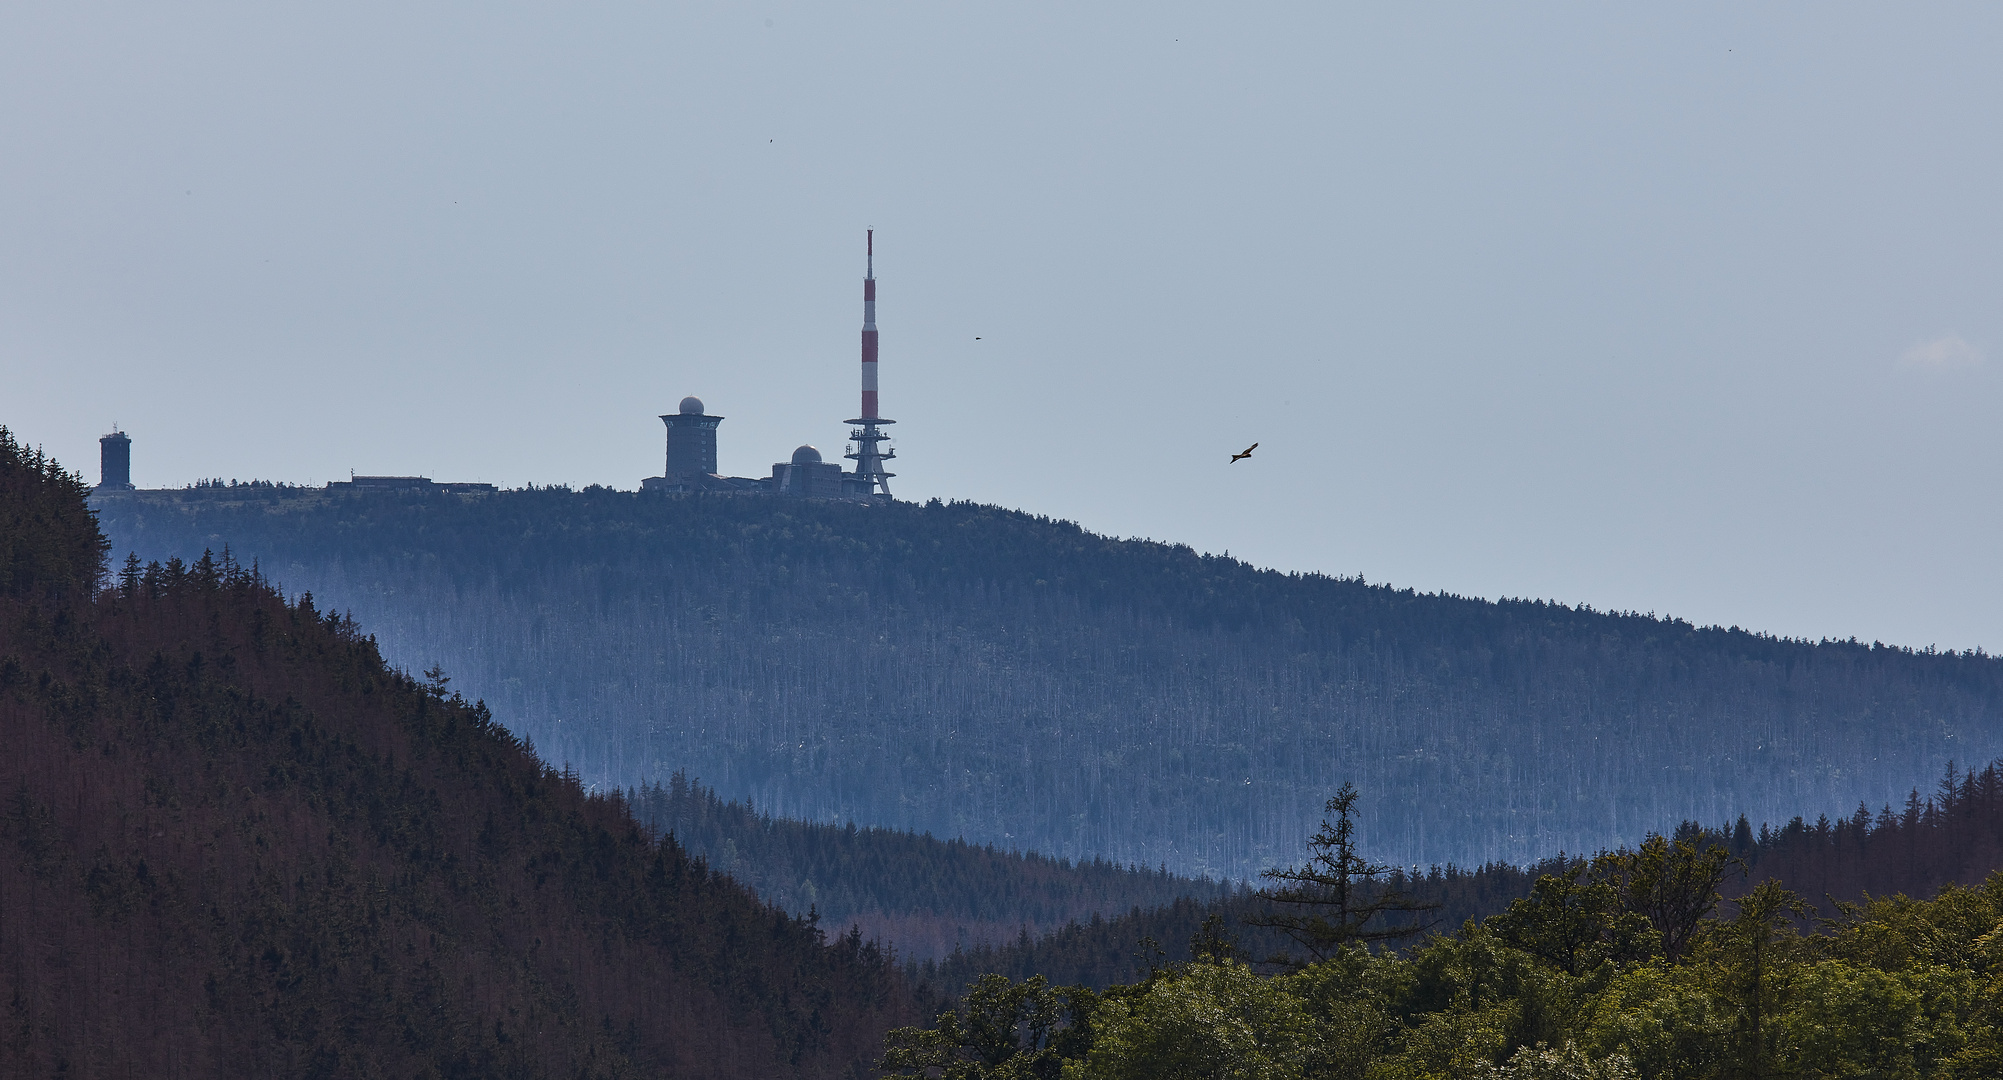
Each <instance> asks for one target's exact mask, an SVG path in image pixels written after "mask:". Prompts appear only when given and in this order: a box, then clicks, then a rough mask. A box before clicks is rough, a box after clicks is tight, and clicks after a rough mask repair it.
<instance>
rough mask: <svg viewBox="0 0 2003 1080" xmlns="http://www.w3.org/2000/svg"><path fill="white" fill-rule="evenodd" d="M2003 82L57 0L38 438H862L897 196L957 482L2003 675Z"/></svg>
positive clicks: (8, 232)
mask: <svg viewBox="0 0 2003 1080" xmlns="http://www.w3.org/2000/svg"><path fill="white" fill-rule="evenodd" d="M1999 55H2003V7H1998V6H1996V5H1926V6H1924V7H1922V6H1920V5H1885V4H1879V5H1872V6H1868V7H1867V6H1840V5H1835V4H1825V3H1817V4H1803V5H1795V6H1779V5H1764V6H1760V7H1758V8H1754V7H1752V6H1749V5H1743V4H1730V5H1712V6H1702V5H1694V4H1675V5H1667V4H1664V5H1606V4H1595V5H1579V6H1574V7H1556V6H1546V7H1532V6H1528V5H1493V4H1485V5H1468V6H1465V7H1433V8H1420V7H1418V6H1416V5H1406V4H1399V5H1385V4H1370V5H1356V6H1354V7H1350V8H1346V9H1345V8H1339V7H1335V6H1331V5H1328V4H1320V3H1318V4H1308V5H1299V6H1292V7H1288V6H1280V5H1222V4H1200V5H1197V4H1192V5H1180V6H1178V5H1172V4H1165V3H1147V4H1119V5H1113V4H1097V5H1079V4H1061V5H1044V6H1037V5H1031V4H1022V3H1015V4H1007V5H988V6H984V7H976V6H969V5H962V4H949V3H924V4H907V5H881V6H870V7H852V8H841V7H838V6H836V5H830V4H825V3H819V4H810V5H783V4H730V5H700V4H622V3H596V4H561V5H559V4H547V5H532V4H497V3H480V4H463V5H456V6H451V5H423V4H412V3H408V2H400V3H395V4H377V3H365V2H354V0H350V2H347V3H343V4H323V5H305V4H296V3H281V4H273V3H258V4H243V5H216V4H199V3H177V4H153V3H148V4H139V3H132V4H91V3H79V2H76V0H63V2H61V3H32V2H28V0H14V2H11V3H8V4H6V5H4V6H0V201H3V202H4V210H0V423H4V424H6V425H8V426H10V427H12V428H14V429H15V430H16V432H17V433H18V434H19V435H20V436H21V437H22V438H23V439H25V440H27V441H29V442H31V443H38V444H40V445H42V446H44V447H46V448H47V449H48V450H50V451H51V452H53V453H55V454H57V455H58V456H59V457H61V458H62V459H63V460H64V461H66V462H69V463H71V464H74V465H76V466H79V467H81V468H82V469H83V471H84V472H85V474H86V475H87V476H88V477H89V478H90V479H92V480H93V481H94V480H95V479H96V477H97V460H96V459H97V445H96V439H97V436H99V435H100V434H102V433H104V432H105V431H106V430H108V429H109V427H110V425H111V424H112V423H113V422H114V421H116V422H118V423H119V424H120V425H122V426H123V427H124V428H125V430H127V431H128V432H130V433H131V435H132V438H133V440H134V443H133V453H134V479H135V480H136V481H137V482H138V483H139V484H140V485H141V486H169V485H174V486H178V485H181V484H185V483H189V482H191V481H194V480H196V479H199V478H202V477H224V478H229V477H240V478H246V479H248V478H251V477H259V478H269V479H281V480H290V481H295V482H304V481H315V482H323V481H326V480H328V479H331V478H336V477H339V478H345V477H346V476H347V475H348V473H349V470H356V471H360V472H365V473H385V472H386V473H423V474H426V475H429V476H432V477H435V478H438V479H466V480H474V479H477V480H487V481H492V482H495V483H499V484H503V485H510V486H512V485H521V484H525V483H528V482H532V481H533V482H536V483H559V482H561V483H570V484H576V485H582V484H586V483H594V482H596V483H606V484H612V485H614V486H618V487H625V488H631V487H635V486H637V485H638V482H639V480H640V478H641V477H644V476H649V475H654V474H657V473H659V472H660V471H661V455H662V428H661V424H660V421H659V420H657V419H655V416H656V414H658V413H661V412H667V411H670V410H672V409H673V408H674V405H675V402H676V401H677V400H679V399H680V398H681V397H682V395H684V394H690V393H694V394H699V395H701V396H702V397H703V399H704V400H705V401H706V402H707V403H708V405H709V407H710V411H711V412H713V413H719V414H722V415H724V416H726V417H728V418H729V419H728V420H727V421H726V422H725V423H724V424H723V426H722V429H721V440H720V447H721V458H722V462H723V467H724V469H725V471H726V472H730V473H733V474H737V475H765V474H766V473H767V472H768V471H769V468H770V464H771V463H772V462H773V461H778V460H783V459H784V458H785V457H786V455H787V454H788V452H789V451H790V450H791V449H792V448H793V447H794V446H795V445H797V444H799V443H801V442H812V443H815V444H817V445H819V446H820V447H821V448H822V449H823V450H824V451H831V452H834V453H838V452H839V450H840V447H841V443H842V437H843V435H844V434H845V430H846V429H845V428H844V427H843V426H842V425H841V424H840V421H841V420H842V419H843V418H845V417H849V416H853V415H854V414H855V412H856V404H855V401H856V396H857V394H856V383H857V374H856V365H857V344H856V343H857V333H856V331H857V328H858V326H859V323H860V303H859V294H860V283H859V279H860V277H861V274H862V254H863V253H862V242H863V230H864V229H865V228H871V227H873V228H875V229H876V230H877V239H878V259H877V270H878V275H879V279H880V283H881V294H880V295H881V303H880V305H879V316H880V321H881V325H882V329H883V402H884V412H885V413H886V414H887V415H889V416H892V417H895V418H896V419H897V420H898V421H899V424H898V426H897V427H896V428H895V429H894V430H895V432H896V434H897V435H898V436H900V438H899V442H898V450H899V454H900V456H899V459H898V461H897V466H896V467H897V471H898V473H899V476H898V478H897V480H896V482H895V488H896V491H897V493H898V494H899V496H901V497H906V498H925V497H931V496H939V497H944V498H966V499H974V500H979V501H984V502H996V503H1001V504H1004V505H1008V506H1015V507H1021V508H1023V509H1027V510H1032V511H1035V512H1039V513H1045V514H1051V515H1055V516H1061V517H1066V518H1071V519H1075V520H1077V521H1079V522H1081V523H1083V524H1085V525H1086V526H1088V527H1090V528H1093V529H1097V530H1100V531H1103V532H1108V533H1113V534H1117V535H1123V536H1124V535H1143V536H1151V537H1155V538H1158V539H1165V540H1177V541H1183V542H1187V543H1189V544H1191V545H1193V546H1195V547H1197V548H1199V549H1205V550H1211V551H1223V550H1227V549H1228V550H1229V551H1230V552H1231V553H1232V554H1233V555H1236V556H1240V557H1243V558H1247V559H1250V560H1252V561H1254V562H1257V563H1261V564H1265V565H1271V566H1277V567H1282V568H1290V569H1304V570H1306V569H1312V570H1321V571H1327V572H1331V573H1339V574H1357V573H1361V574H1363V575H1364V576H1366V577H1367V578H1368V579H1370V580H1372V581H1385V580H1388V581H1390V582H1393V583H1396V584H1399V585H1409V586H1414V587H1416V588H1419V589H1421V590H1425V591H1432V590H1441V589H1444V590H1448V591H1452V592H1458V593H1463V594H1472V595H1479V596H1488V597H1496V596H1536V597H1549V598H1555V599H1559V600H1564V601H1567V602H1586V603H1591V604H1593V605H1594V606H1596V607H1601V608H1616V609H1629V608H1631V609H1635V610H1642V611H1650V610H1653V611H1657V612H1660V613H1675V614H1678V615H1682V616H1685V617H1688V618H1690V619H1693V620H1695V621H1698V622H1700V623H1713V622H1715V623H1721V624H1734V623H1736V624H1740V625H1744V626H1748V627H1752V628H1757V629H1762V630H1769V631H1774V632H1778V633H1783V634H1790V635H1806V636H1822V635H1833V636H1843V637H1848V636H1851V635H1856V636H1859V637H1862V638H1866V639H1882V640H1886V641H1892V642H1899V643H1905V644H1914V645H1926V644H1929V643H1938V644H1940V645H1942V646H1944V647H1966V646H1973V645H1978V644H1979V645H1984V646H1987V647H1990V648H1992V649H1994V648H2003V560H1999V558H1998V532H1999V527H2000V526H2003V510H1999V498H1998V496H1999V487H2000V486H2003V485H1999V476H1998V473H1999V466H2003V431H1999V424H1998V423H1997V417H1998V412H1999V406H2003V373H2000V372H2003V316H2000V315H1999V297H2003V208H1999V207H2003V200H1999V193H2003V169H1999V164H2003V115H1999V114H2003V64H1999V63H1998V62H1997V57H1998V56H1999ZM977 337H978V338H979V340H976V338H977ZM1253 441H1257V442H1258V443H1259V444H1260V447H1259V450H1258V452H1257V454H1256V455H1255V456H1254V457H1253V458H1252V459H1251V460H1250V461H1245V462H1239V463H1237V464H1235V465H1232V464H1227V460H1226V459H1227V457H1228V455H1229V454H1230V453H1231V452H1232V451H1235V450H1239V449H1242V448H1243V447H1244V446H1245V445H1246V444H1248V443H1251V442H1253Z"/></svg>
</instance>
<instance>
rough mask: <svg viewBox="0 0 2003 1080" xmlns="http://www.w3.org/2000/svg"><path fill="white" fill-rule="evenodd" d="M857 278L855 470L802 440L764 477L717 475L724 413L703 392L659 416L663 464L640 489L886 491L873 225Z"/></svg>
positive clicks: (853, 494) (821, 495)
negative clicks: (663, 428) (664, 430)
mask: <svg viewBox="0 0 2003 1080" xmlns="http://www.w3.org/2000/svg"><path fill="white" fill-rule="evenodd" d="M866 243H867V245H868V246H867V248H866V254H865V260H866V261H865V262H864V264H863V265H864V270H863V279H862V415H860V416H858V417H856V418H854V419H851V420H845V421H843V423H845V424H848V425H849V428H850V430H849V450H848V452H847V453H846V454H844V455H843V457H846V458H847V459H848V460H850V461H853V462H855V471H854V472H844V471H842V467H841V465H840V464H839V463H836V462H831V461H824V460H822V458H821V452H820V450H818V449H816V448H815V447H812V446H802V447H800V448H798V449H796V450H794V451H793V456H792V458H791V459H790V460H787V461H780V462H774V463H773V465H772V475H771V476H767V477H747V476H722V475H719V474H718V473H717V464H716V429H717V427H718V426H719V425H721V424H722V423H723V417H721V416H711V415H709V413H708V412H707V411H706V409H705V407H704V405H703V403H702V399H701V398H697V397H685V398H683V399H682V403H681V406H680V407H679V408H678V409H677V410H676V411H674V412H672V413H668V414H667V415H665V416H662V417H661V423H663V424H666V425H667V426H668V454H667V465H666V468H664V469H663V470H662V472H661V475H659V476H650V477H647V478H646V479H645V480H642V481H640V488H641V490H643V491H663V492H695V491H748V492H768V493H771V494H774V495H797V496H803V497H808V498H816V499H888V498H890V478H891V477H893V476H896V475H897V474H896V473H893V472H891V471H889V469H888V468H886V467H885V466H886V464H887V463H888V462H889V461H891V460H892V459H893V458H895V457H896V456H897V451H896V450H894V449H891V448H890V447H887V446H885V445H884V444H885V443H887V442H889V441H890V436H888V435H886V434H884V433H883V431H882V430H881V429H882V428H883V427H885V426H887V425H890V424H894V423H896V422H897V421H895V420H886V419H884V418H883V417H881V416H878V415H877V384H876V364H877V356H876V231H875V230H874V229H872V230H870V232H869V234H868V239H867V241H866Z"/></svg>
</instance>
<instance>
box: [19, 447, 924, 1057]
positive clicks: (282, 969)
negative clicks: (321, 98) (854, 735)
mask: <svg viewBox="0 0 2003 1080" xmlns="http://www.w3.org/2000/svg"><path fill="white" fill-rule="evenodd" d="M86 490H87V489H85V487H84V486H83V484H82V483H81V481H79V480H78V479H77V478H75V477H74V476H69V475H65V474H64V473H63V472H62V471H61V470H60V469H58V468H57V467H56V466H55V464H54V463H53V462H50V461H47V460H45V459H43V458H42V457H41V456H40V455H39V454H31V453H27V452H25V451H23V450H22V449H21V448H20V447H19V446H17V445H16V444H15V442H14V440H13V439H12V437H11V436H10V435H8V434H7V433H6V432H5V430H4V429H0V732H4V734H5V744H6V753H5V754H4V755H0V1010H4V1014H0V1075H5V1076H23V1077H27V1076H34V1077H43V1076H84V1077H94V1076H120V1077H123V1076H146V1077H234V1076H242V1077H269V1076H298V1077H367V1076H386V1077H387V1076H397V1077H467V1078H473V1077H483V1078H484V1077H563V1078H565V1080H570V1078H573V1077H627V1076H649V1077H653V1076H743V1077H770V1076H781V1075H795V1076H825V1077H843V1076H855V1075H861V1074H863V1073H865V1072H866V1071H867V1066H868V1065H869V1063H870V1062H871V1061H872V1060H874V1058H875V1056H876V1055H877V1054H878V1053H879V1052H880V1045H879V1041H880V1037H881V1034H882V1032H883V1031H884V1030H885V1029H886V1028H888V1027H890V1026H892V1025H894V1024H897V1023H903V1022H909V1021H910V1020H911V1019H914V1018H915V1017H916V1015H917V1014H916V1012H915V1011H914V1007H913V1001H914V998H913V995H912V993H911V991H910V990H908V989H907V987H906V985H905V983H904V981H903V977H902V975H901V973H900V970H899V968H898V967H897V965H895V964H894V963H892V962H891V960H890V958H889V957H888V956H886V955H885V954H884V953H883V951H882V950H880V949H879V948H878V947H877V946H876V945H875V944H873V943H868V942H865V941H864V940H863V939H862V938H861V936H860V935H855V934H851V935H846V936H843V935H835V936H833V937H830V936H829V935H827V934H824V933H823V931H822V930H821V929H820V928H819V927H817V926H816V925H815V924H814V923H813V921H812V920H811V919H810V918H806V917H803V916H796V915H793V914H790V913H788V912H785V911H783V910H780V909H779V908H777V907H774V906H771V905H768V904H766V903H763V902H761V901H760V900H759V899H758V898H757V897H756V896H754V895H753V894H752V893H751V892H750V891H749V890H747V889H745V888H744V887H742V886H740V885H738V884H737V883H736V882H734V881H732V880H730V879H729V878H727V877H725V876H723V875H721V874H719V873H717V872H715V871H714V870H712V869H710V868H709V867H707V866H706V865H705V864H704V862H703V861H702V860H700V859H697V858H694V857H692V856H690V855H689V854H688V853H687V852H686V851H685V850H684V849H682V848H681V847H680V846H679V845H677V844H676V843H675V842H673V841H672V840H661V841H657V840H655V839H654V838H653V837H652V836H651V835H650V833H649V831H648V830H647V829H646V828H645V827H644V826H642V825H641V824H640V823H639V822H638V821H636V820H635V819H634V818H633V816H632V814H631V812H630V808H629V807H628V806H627V805H626V804H625V801H624V800H623V798H621V797H619V796H617V795H607V796H602V797H601V796H596V795H592V794H589V793H587V792H586V791H585V790H584V789H583V788H582V787H581V786H580V784H579V783H578V782H577V780H576V778H575V777H573V776H570V775H566V774H563V773H561V772H559V771H557V770H555V769H553V768H551V767H550V766H549V765H547V764H546V763H544V762H543V761H541V760H538V759H537V758H536V757H534V756H533V755H532V754H530V753H528V752H526V751H525V749H524V747H523V746H522V744H521V742H520V741H519V740H518V739H517V738H516V736H514V735H512V734H510V733H509V732H508V731H507V730H506V729H505V728H503V727H502V726H501V725H499V724H497V723H496V722H495V721H494V720H493V717H492V716H491V714H490V713H489V712H488V711H487V710H486V709H485V708H484V707H482V706H479V705H476V704H469V703H467V702H466V701H465V700H464V699H463V698H461V697H459V696H458V695H456V694H453V693H449V692H448V691H447V690H446V689H445V687H444V686H443V685H442V683H440V682H438V681H436V680H432V681H419V680H416V679H413V678H411V677H409V676H407V675H404V674H401V673H399V672H396V671H394V670H392V669H391V668H389V667H388V666H387V665H386V664H385V663H384V662H383V660H382V658H381V655H380V654H379V652H378V651H377V648H376V646H375V644H374V643H373V642H372V641H370V639H369V638H368V637H367V636H366V635H365V634H363V633H361V632H360V631H359V630H358V629H357V627H356V626H355V624H354V623H352V622H350V621H348V620H347V619H345V618H344V617H342V616H339V615H336V614H334V613H332V612H328V611H323V610H322V609H321V608H320V607H319V606H317V605H316V604H315V603H314V602H313V601H312V600H311V599H310V598H301V599H299V600H297V601H288V600H286V599H285V598H283V597H281V596H280V595H279V594H278V593H276V592H275V591H274V590H273V589H272V588H271V587H270V585H269V584H268V583H267V582H266V581H265V580H264V579H263V578H262V577H261V576H260V575H259V574H258V573H257V572H256V571H255V570H253V569H249V568H246V567H245V566H243V565H242V564H240V563H237V562H235V561H233V560H230V559H217V558H214V557H208V556H205V557H202V558H199V559H196V560H194V561H193V562H182V561H180V560H178V559H177V560H173V561H170V562H167V563H165V564H156V565H148V566H145V567H129V568H128V569H127V570H126V572H125V573H124V574H122V575H120V576H118V577H117V578H116V579H114V584H113V585H112V587H111V588H109V589H101V588H100V582H101V581H102V576H101V575H102V574H103V571H104V563H103V559H104V554H105V551H106V546H105V544H104V542H103V540H102V539H101V537H100V536H99V534H98V531H97V528H96V526H95V523H94V522H93V521H92V518H91V515H90V512H89V511H88V509H87V508H86V505H85V501H84V497H85V493H86Z"/></svg>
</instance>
